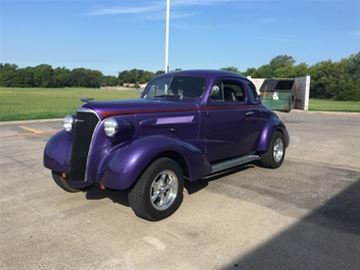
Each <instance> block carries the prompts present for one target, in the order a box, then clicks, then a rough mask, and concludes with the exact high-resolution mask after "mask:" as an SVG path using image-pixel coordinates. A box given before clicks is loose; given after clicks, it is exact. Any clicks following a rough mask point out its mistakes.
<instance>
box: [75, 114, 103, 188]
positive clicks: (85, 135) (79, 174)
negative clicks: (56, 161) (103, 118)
mask: <svg viewBox="0 0 360 270" xmlns="http://www.w3.org/2000/svg"><path fill="white" fill-rule="evenodd" d="M98 122H99V119H98V117H97V115H96V114H95V112H92V111H89V112H82V111H78V112H77V113H76V120H75V124H74V130H73V142H72V147H71V156H70V175H69V179H70V181H71V182H78V181H86V164H87V158H88V154H89V148H90V145H91V139H92V136H93V133H94V130H95V128H96V125H97V124H98Z"/></svg>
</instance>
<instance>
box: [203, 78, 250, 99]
mask: <svg viewBox="0 0 360 270" xmlns="http://www.w3.org/2000/svg"><path fill="white" fill-rule="evenodd" d="M210 99H211V100H212V101H215V102H244V101H245V100H246V96H245V91H244V88H243V86H242V84H241V83H240V82H237V81H231V80H222V81H220V82H217V83H216V84H215V85H214V86H213V87H212V89H211V94H210Z"/></svg>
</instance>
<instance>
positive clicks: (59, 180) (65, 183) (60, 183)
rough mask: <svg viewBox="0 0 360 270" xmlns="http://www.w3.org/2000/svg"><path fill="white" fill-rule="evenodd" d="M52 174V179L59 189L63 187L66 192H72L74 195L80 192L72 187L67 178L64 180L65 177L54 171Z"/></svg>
mask: <svg viewBox="0 0 360 270" xmlns="http://www.w3.org/2000/svg"><path fill="white" fill-rule="evenodd" d="M51 173H52V177H53V179H54V181H55V183H56V184H57V185H58V186H59V187H61V188H62V189H63V190H65V191H67V192H72V193H74V192H79V191H80V189H78V188H74V187H72V186H70V184H69V180H68V179H66V178H64V177H62V176H61V175H60V173H57V172H54V171H52V172H51Z"/></svg>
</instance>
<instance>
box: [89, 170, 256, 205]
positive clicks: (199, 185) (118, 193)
mask: <svg viewBox="0 0 360 270" xmlns="http://www.w3.org/2000/svg"><path fill="white" fill-rule="evenodd" d="M250 168H254V165H252V164H248V165H243V166H242V167H235V168H232V169H229V170H226V171H223V172H220V173H217V174H214V175H211V176H209V177H208V178H206V179H202V180H198V181H193V182H190V181H185V183H184V188H185V189H186V191H187V192H188V194H190V195H191V194H194V193H196V192H198V191H200V190H202V189H204V188H206V187H207V186H208V184H209V182H211V181H215V180H218V179H221V178H223V177H225V176H227V175H230V174H234V173H238V172H241V171H244V170H247V169H250ZM128 192H129V190H112V189H106V190H101V189H100V187H99V185H98V184H95V185H93V186H92V187H91V188H89V189H87V190H85V191H84V193H85V197H86V199H87V200H102V199H105V198H108V199H111V200H112V201H113V202H114V203H119V204H121V205H124V206H127V207H130V203H129V199H128Z"/></svg>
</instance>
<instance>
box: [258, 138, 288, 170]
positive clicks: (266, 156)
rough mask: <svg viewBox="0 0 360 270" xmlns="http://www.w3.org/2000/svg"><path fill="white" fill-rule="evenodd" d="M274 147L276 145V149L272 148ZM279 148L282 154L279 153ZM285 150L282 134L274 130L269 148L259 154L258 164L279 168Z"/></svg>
mask: <svg viewBox="0 0 360 270" xmlns="http://www.w3.org/2000/svg"><path fill="white" fill-rule="evenodd" d="M279 144H280V145H279ZM275 147H277V149H278V151H276V149H274V148H275ZM280 148H281V149H282V154H281V153H280V152H281V150H280ZM279 150H280V152H279ZM285 150H286V148H285V142H284V136H283V135H282V133H281V132H279V131H275V132H274V134H273V136H272V137H271V141H270V145H269V149H268V150H267V151H266V152H265V153H263V154H262V155H260V158H261V159H260V165H261V166H263V167H266V168H271V169H276V168H279V167H280V166H281V164H282V163H283V161H284V158H285Z"/></svg>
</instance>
